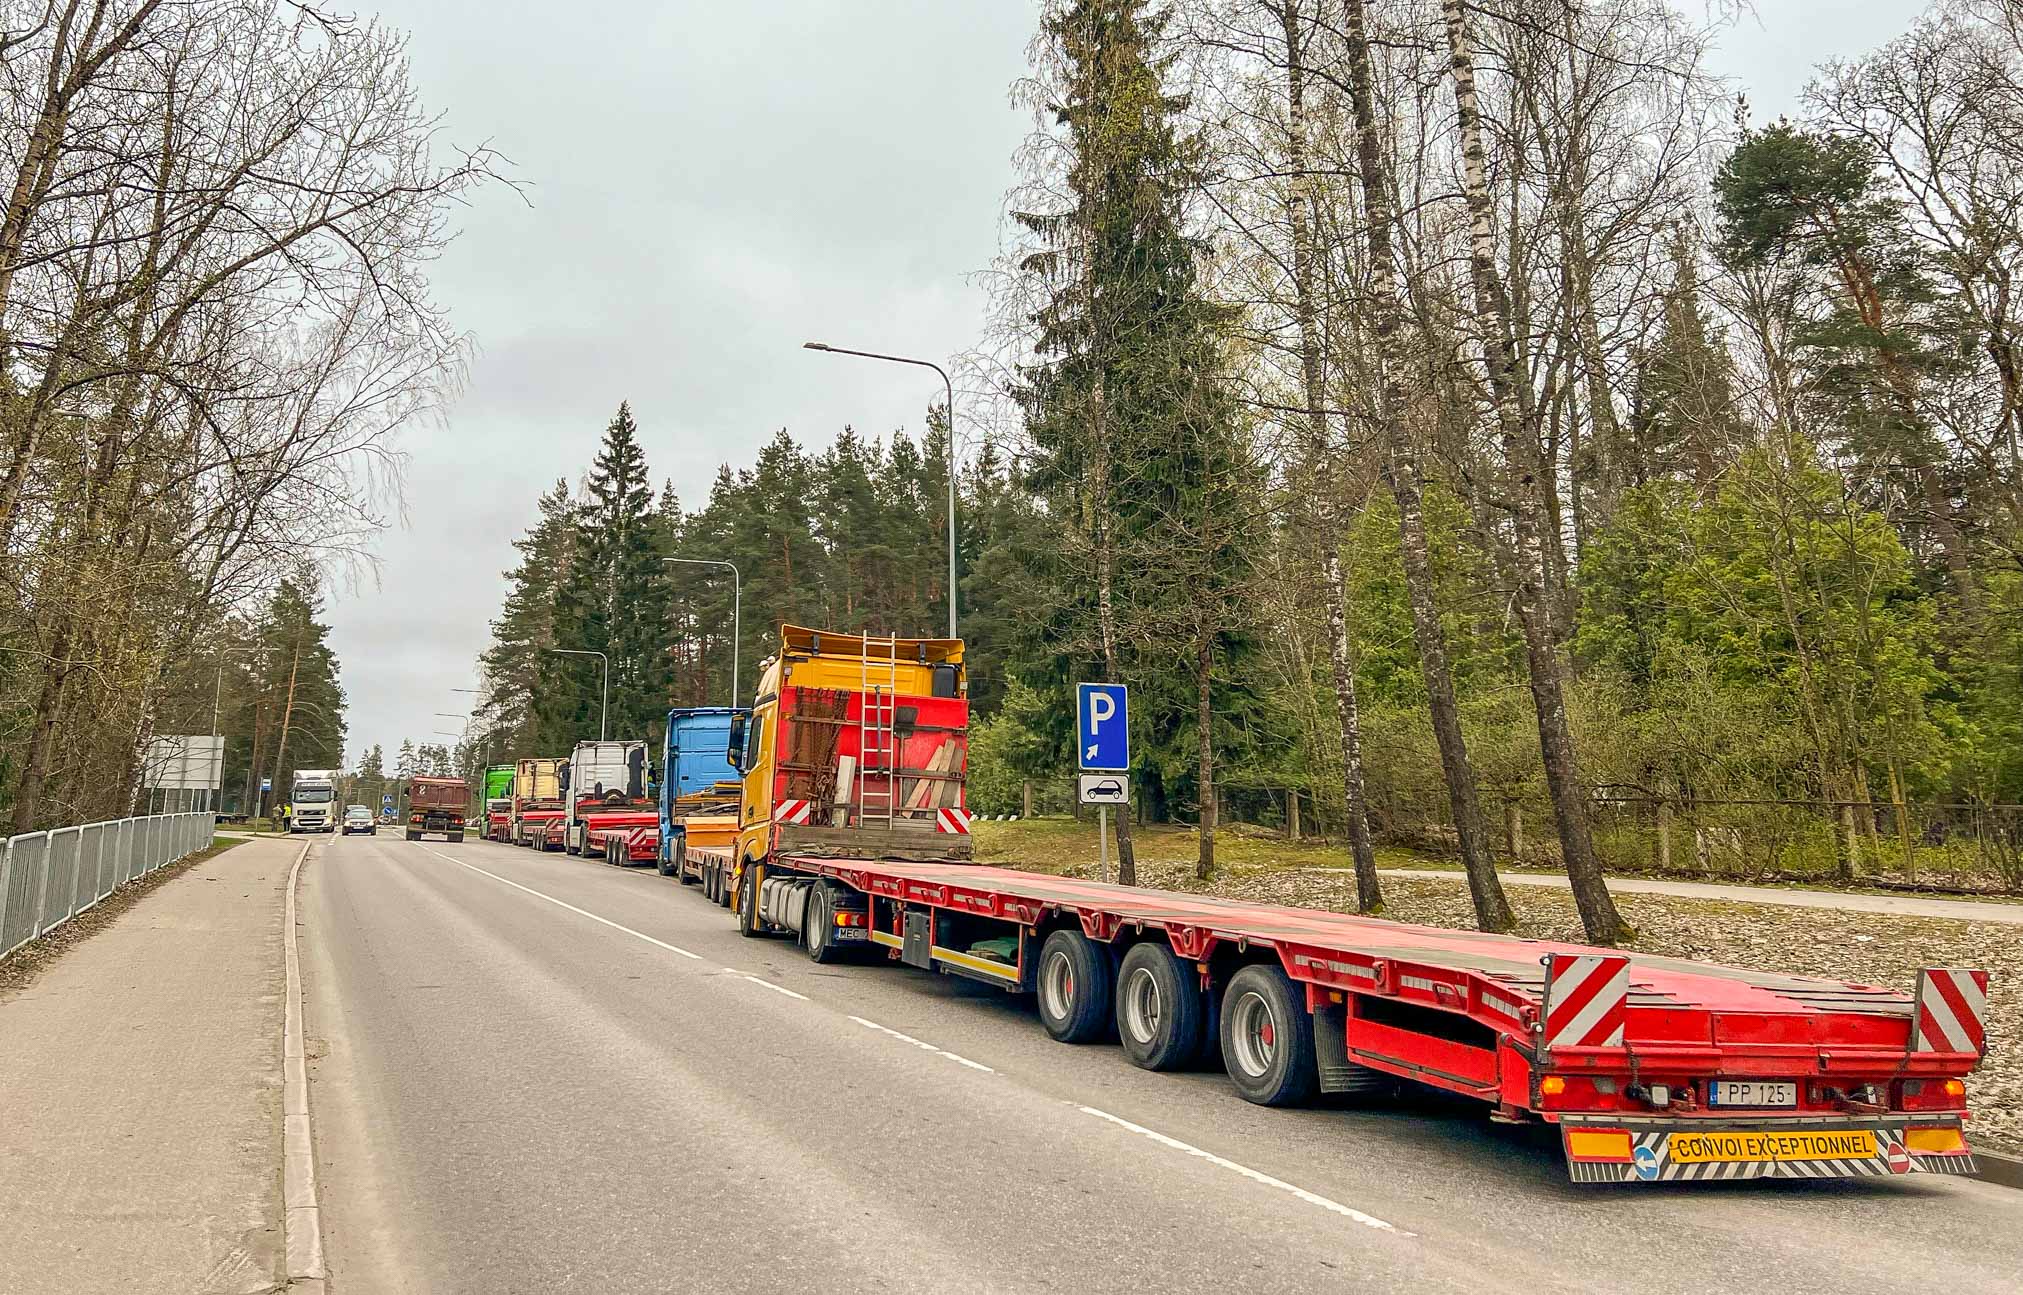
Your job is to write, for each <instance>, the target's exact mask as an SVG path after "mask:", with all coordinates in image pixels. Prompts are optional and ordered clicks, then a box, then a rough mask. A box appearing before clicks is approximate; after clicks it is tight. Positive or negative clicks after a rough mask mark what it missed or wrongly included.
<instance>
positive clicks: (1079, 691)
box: [1075, 683, 1131, 772]
mask: <svg viewBox="0 0 2023 1295" xmlns="http://www.w3.org/2000/svg"><path fill="white" fill-rule="evenodd" d="M1129 703H1130V698H1129V693H1128V692H1127V690H1126V689H1125V687H1124V685H1123V684H1120V683H1082V684H1076V685H1075V754H1076V755H1077V756H1078V757H1079V760H1080V764H1081V766H1082V768H1084V769H1100V770H1104V771H1106V772H1119V771H1122V770H1125V769H1129V768H1130V767H1131V723H1130V705H1129Z"/></svg>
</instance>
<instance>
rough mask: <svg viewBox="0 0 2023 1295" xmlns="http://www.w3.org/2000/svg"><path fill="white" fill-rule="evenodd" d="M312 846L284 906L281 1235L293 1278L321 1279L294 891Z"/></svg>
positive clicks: (294, 870) (295, 869)
mask: <svg viewBox="0 0 2023 1295" xmlns="http://www.w3.org/2000/svg"><path fill="white" fill-rule="evenodd" d="M309 845H310V843H309V842H307V841H304V842H303V843H302V853H300V854H298V855H296V856H295V862H294V864H293V865H292V866H290V867H289V869H288V894H287V898H286V900H285V902H284V903H283V904H282V922H283V923H284V924H285V925H286V927H287V938H286V940H285V941H284V942H283V944H282V963H283V965H284V966H285V967H286V969H287V979H288V989H287V993H288V1001H287V1004H286V1006H285V1008H284V1009H283V1013H282V1022H283V1023H282V1029H281V1233H282V1237H283V1243H284V1245H285V1247H286V1249H287V1256H288V1280H289V1281H291V1282H294V1281H304V1280H309V1281H316V1280H321V1279H322V1278H324V1277H326V1276H328V1271H327V1269H326V1268H325V1266H324V1262H323V1210H322V1207H321V1205H319V1204H318V1202H317V1199H316V1146H315V1141H314V1139H312V1138H311V1136H310V1129H309V1066H308V1059H307V1056H306V1054H305V1052H304V1049H303V1039H302V955H301V952H300V951H299V950H298V949H297V947H296V939H295V891H296V884H297V882H298V881H299V880H300V879H301V876H302V865H303V863H304V862H305V861H306V860H307V859H308V858H309Z"/></svg>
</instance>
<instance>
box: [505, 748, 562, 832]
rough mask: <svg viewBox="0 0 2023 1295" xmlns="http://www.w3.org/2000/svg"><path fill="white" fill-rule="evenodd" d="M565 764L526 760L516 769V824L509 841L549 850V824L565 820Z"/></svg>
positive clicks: (514, 770) (511, 828)
mask: <svg viewBox="0 0 2023 1295" xmlns="http://www.w3.org/2000/svg"><path fill="white" fill-rule="evenodd" d="M563 763H564V762H563V761H561V760H522V761H520V762H519V763H518V764H516V765H515V766H514V767H513V811H512V814H513V816H512V821H511V822H510V823H509V824H508V825H507V828H506V839H507V840H508V841H511V842H512V843H513V844H514V845H526V846H536V847H538V848H540V849H543V850H545V849H547V848H548V846H547V831H548V824H550V823H551V822H554V821H555V820H557V819H559V818H561V817H562V765H563Z"/></svg>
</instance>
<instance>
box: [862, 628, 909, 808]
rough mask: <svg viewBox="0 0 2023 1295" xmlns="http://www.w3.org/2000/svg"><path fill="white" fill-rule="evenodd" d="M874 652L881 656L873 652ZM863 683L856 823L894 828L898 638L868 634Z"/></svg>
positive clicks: (896, 776)
mask: <svg viewBox="0 0 2023 1295" xmlns="http://www.w3.org/2000/svg"><path fill="white" fill-rule="evenodd" d="M874 653H878V654H880V655H876V656H874V655H873V654H874ZM858 664H859V667H860V675H861V679H862V687H861V689H860V692H859V696H860V700H859V703H858V709H857V824H858V826H860V827H870V826H871V825H873V824H874V823H875V824H878V825H880V826H883V827H885V828H886V829H888V830H889V829H890V828H891V826H892V818H893V815H894V813H895V812H896V811H897V809H898V805H899V739H898V734H897V733H895V732H894V725H895V723H896V721H897V719H898V713H899V712H898V695H899V640H898V638H897V637H896V636H894V635H889V634H888V635H886V636H885V637H883V638H877V637H874V636H872V635H870V634H866V635H865V636H864V650H863V653H862V655H861V656H859V657H858Z"/></svg>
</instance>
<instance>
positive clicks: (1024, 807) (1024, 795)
mask: <svg viewBox="0 0 2023 1295" xmlns="http://www.w3.org/2000/svg"><path fill="white" fill-rule="evenodd" d="M1032 816H1033V780H1032V779H1031V778H1027V779H1026V780H1025V781H1023V782H1021V783H1020V784H1019V817H1020V818H1031V817H1032Z"/></svg>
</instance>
